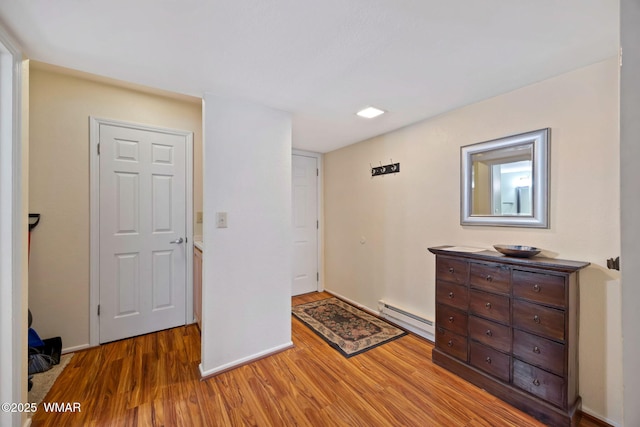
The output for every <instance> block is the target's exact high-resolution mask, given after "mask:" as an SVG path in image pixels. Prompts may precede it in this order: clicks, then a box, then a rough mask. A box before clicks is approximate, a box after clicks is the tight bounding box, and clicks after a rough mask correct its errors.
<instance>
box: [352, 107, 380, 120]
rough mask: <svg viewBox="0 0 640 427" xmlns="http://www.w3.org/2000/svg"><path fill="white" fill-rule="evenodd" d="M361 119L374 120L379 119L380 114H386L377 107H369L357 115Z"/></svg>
mask: <svg viewBox="0 0 640 427" xmlns="http://www.w3.org/2000/svg"><path fill="white" fill-rule="evenodd" d="M356 114H357V115H359V116H360V117H364V118H367V119H373V118H374V117H378V116H379V115H380V114H384V110H381V109H379V108H376V107H367V108H364V109H362V110H360V111H358V112H357V113H356Z"/></svg>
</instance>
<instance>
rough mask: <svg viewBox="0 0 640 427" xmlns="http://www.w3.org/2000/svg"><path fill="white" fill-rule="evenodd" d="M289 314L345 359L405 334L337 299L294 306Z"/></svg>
mask: <svg viewBox="0 0 640 427" xmlns="http://www.w3.org/2000/svg"><path fill="white" fill-rule="evenodd" d="M291 311H292V313H293V315H294V316H296V317H297V318H298V319H300V321H302V322H303V323H304V324H305V325H307V326H308V327H309V328H311V330H313V331H314V332H315V333H316V334H318V335H319V336H320V337H321V338H322V339H324V340H325V341H326V342H327V343H329V345H331V347H333V348H335V349H336V350H338V351H339V352H340V353H342V355H343V356H345V357H351V356H355V355H356V354H360V353H362V352H364V351H367V350H370V349H372V348H374V347H377V346H379V345H382V344H384V343H387V342H389V341H392V340H394V339H396V338H400V337H402V336H404V335H406V334H407V333H406V332H405V331H403V330H402V329H399V328H396V327H395V326H392V325H390V324H389V323H387V322H385V321H384V320H381V319H379V318H377V317H375V316H372V315H370V314H368V313H365V312H364V311H362V310H360V309H358V308H356V307H354V306H352V305H350V304H347V303H346V302H344V301H342V300H340V299H338V298H327V299H323V300H320V301H314V302H309V303H306V304H300V305H296V306H294V307H293V309H292V310H291Z"/></svg>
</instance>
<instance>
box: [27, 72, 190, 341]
mask: <svg viewBox="0 0 640 427" xmlns="http://www.w3.org/2000/svg"><path fill="white" fill-rule="evenodd" d="M89 116H95V117H99V118H108V119H116V120H124V121H128V122H134V123H140V124H146V125H155V126H161V127H165V128H173V129H181V130H188V131H193V132H194V214H195V212H197V211H201V210H202V167H201V166H202V161H201V159H202V107H201V103H200V102H199V100H192V101H189V100H181V99H174V98H170V97H166V96H159V95H157V94H153V93H149V92H143V91H138V90H134V89H132V88H131V87H120V86H116V85H113V84H109V83H107V82H104V81H99V80H90V79H87V78H84V77H80V76H78V75H77V73H74V74H67V73H62V72H59V71H58V70H55V69H51V68H50V67H48V66H43V65H39V66H35V67H34V66H33V63H32V68H31V72H30V128H29V131H30V150H29V151H30V158H29V159H30V161H29V171H30V176H29V205H30V211H31V212H38V213H40V214H42V219H41V221H40V225H38V227H37V228H36V229H35V230H34V231H33V233H32V242H31V258H30V265H29V307H30V309H31V311H32V313H33V316H34V324H33V326H34V328H35V329H36V330H37V331H38V333H39V334H40V335H41V336H42V337H43V338H47V337H50V336H61V337H62V341H63V347H64V348H67V349H69V348H77V347H82V346H86V345H88V343H89ZM194 229H195V231H196V234H197V233H198V229H200V227H199V225H197V224H194Z"/></svg>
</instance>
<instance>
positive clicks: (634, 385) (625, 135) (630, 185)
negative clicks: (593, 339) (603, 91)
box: [620, 0, 640, 426]
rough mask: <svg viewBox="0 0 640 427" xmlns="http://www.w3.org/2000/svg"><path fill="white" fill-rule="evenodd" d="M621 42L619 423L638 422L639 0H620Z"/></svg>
mask: <svg viewBox="0 0 640 427" xmlns="http://www.w3.org/2000/svg"><path fill="white" fill-rule="evenodd" d="M620 6H621V12H622V13H621V16H622V19H621V28H622V31H621V45H622V49H623V61H622V64H623V65H622V69H621V77H620V78H621V82H620V89H621V90H620V97H621V99H620V159H621V162H620V164H621V166H620V180H621V183H620V184H621V185H620V186H621V190H620V191H621V208H622V229H623V230H624V232H623V234H622V255H621V257H620V259H621V264H622V280H623V282H622V283H623V286H622V335H623V343H624V346H623V357H622V361H623V368H622V369H623V372H624V425H625V426H639V425H640V405H638V400H639V398H638V396H640V370H639V369H638V360H639V359H640V332H639V328H638V325H640V310H639V309H638V302H640V286H638V277H639V276H640V263H639V262H638V260H640V222H638V212H639V211H640V198H639V197H638V183H639V182H640V168H638V164H639V163H640V144H638V135H639V134H640V121H639V120H638V115H639V114H640V81H639V80H638V75H640V49H638V46H640V4H639V3H638V1H637V0H623V1H622V2H621V4H620Z"/></svg>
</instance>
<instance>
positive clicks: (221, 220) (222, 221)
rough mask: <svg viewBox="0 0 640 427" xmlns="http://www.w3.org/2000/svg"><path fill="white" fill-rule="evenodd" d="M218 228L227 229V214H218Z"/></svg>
mask: <svg viewBox="0 0 640 427" xmlns="http://www.w3.org/2000/svg"><path fill="white" fill-rule="evenodd" d="M216 227H218V228H227V213H226V212H216Z"/></svg>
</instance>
